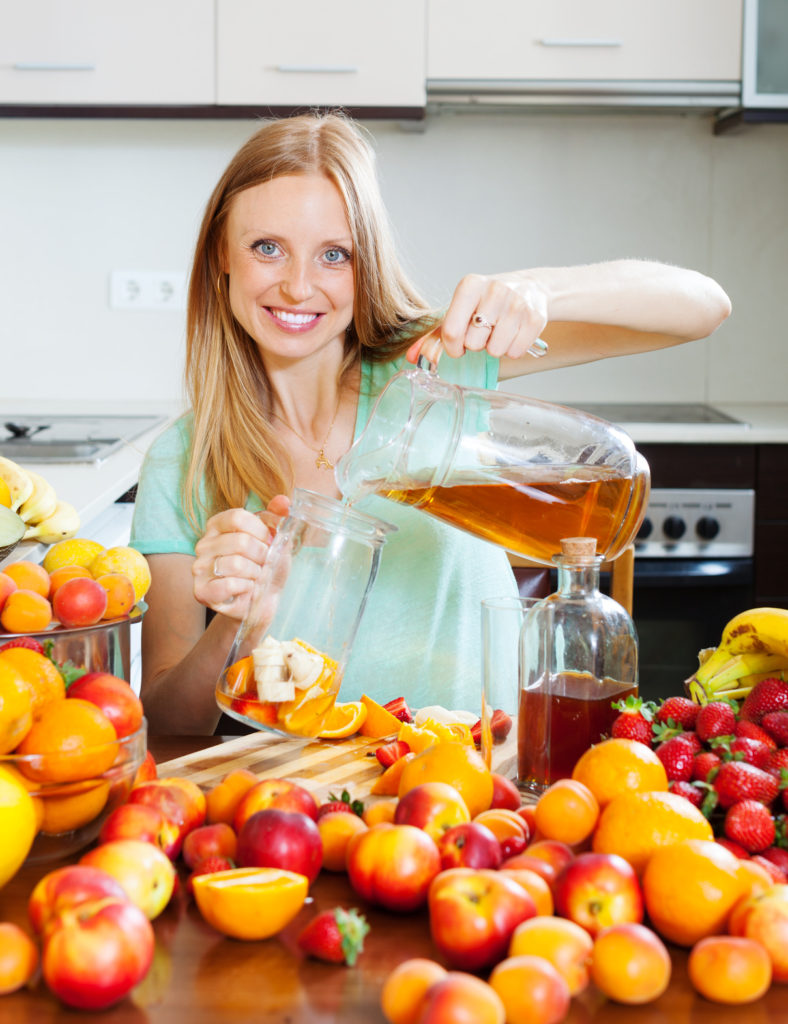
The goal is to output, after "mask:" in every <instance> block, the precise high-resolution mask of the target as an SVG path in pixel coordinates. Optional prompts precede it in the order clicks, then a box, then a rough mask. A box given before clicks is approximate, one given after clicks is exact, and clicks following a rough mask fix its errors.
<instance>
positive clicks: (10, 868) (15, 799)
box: [0, 765, 38, 886]
mask: <svg viewBox="0 0 788 1024" xmlns="http://www.w3.org/2000/svg"><path fill="white" fill-rule="evenodd" d="M37 829H38V820H37V817H36V809H35V805H34V803H33V798H32V797H31V795H30V794H29V793H28V791H27V789H26V788H25V786H23V785H22V783H21V782H20V781H19V779H18V778H17V777H16V775H15V774H14V773H12V772H10V771H8V770H7V769H6V768H4V767H3V766H2V765H0V836H2V837H3V841H2V842H0V886H3V885H5V883H6V882H7V881H8V880H9V879H10V878H13V877H14V875H15V874H16V873H17V871H18V870H19V868H20V867H21V866H22V863H23V861H24V859H25V857H27V855H28V853H29V852H30V847H31V846H32V845H33V840H34V839H35V837H36V831H37Z"/></svg>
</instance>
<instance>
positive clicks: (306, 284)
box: [280, 259, 314, 302]
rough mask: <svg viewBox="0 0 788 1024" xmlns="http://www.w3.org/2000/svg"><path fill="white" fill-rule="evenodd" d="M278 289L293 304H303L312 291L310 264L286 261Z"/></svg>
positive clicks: (300, 261) (298, 260) (304, 261)
mask: <svg viewBox="0 0 788 1024" xmlns="http://www.w3.org/2000/svg"><path fill="white" fill-rule="evenodd" d="M280 287H281V289H282V292H283V294H284V295H286V296H287V297H288V298H289V299H291V300H292V301H293V302H303V301H304V299H308V298H309V296H310V295H311V294H312V293H313V291H314V285H313V284H312V264H311V262H310V261H309V260H302V259H292V260H288V262H287V264H286V265H285V268H284V272H283V274H282V280H281V283H280Z"/></svg>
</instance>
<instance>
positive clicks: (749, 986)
mask: <svg viewBox="0 0 788 1024" xmlns="http://www.w3.org/2000/svg"><path fill="white" fill-rule="evenodd" d="M687 971H688V973H689V979H690V981H691V982H692V985H693V986H694V988H695V989H696V990H697V991H698V992H700V994H701V995H702V996H704V997H705V998H706V999H710V1000H711V1001H712V1002H714V1003H727V1004H732V1005H738V1004H740V1003H753V1002H755V1000H756V999H760V998H761V996H762V995H763V994H764V993H765V992H766V991H767V990H768V988H769V986H770V985H771V982H772V962H771V959H770V958H769V954H768V953H767V952H766V950H765V949H764V947H763V946H762V945H761V944H760V943H759V942H756V941H755V940H754V939H747V938H742V937H739V936H735V935H710V936H709V937H708V938H705V939H701V940H700V942H697V943H696V944H695V945H694V946H693V947H692V950H691V951H690V955H689V959H688V961H687Z"/></svg>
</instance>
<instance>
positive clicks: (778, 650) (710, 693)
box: [685, 608, 788, 704]
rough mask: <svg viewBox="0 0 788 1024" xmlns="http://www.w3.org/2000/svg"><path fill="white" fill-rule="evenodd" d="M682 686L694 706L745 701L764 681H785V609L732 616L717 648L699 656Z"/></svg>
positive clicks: (787, 677) (787, 640) (787, 623)
mask: <svg viewBox="0 0 788 1024" xmlns="http://www.w3.org/2000/svg"><path fill="white" fill-rule="evenodd" d="M698 661H699V662H700V664H699V666H698V669H697V671H695V672H694V673H693V674H692V675H691V676H690V677H689V679H687V680H686V682H685V685H686V687H687V689H688V691H689V694H690V696H691V697H692V699H693V700H694V701H695V702H696V703H697V704H706V703H707V702H708V701H709V700H718V699H719V698H721V697H733V698H739V697H746V696H747V694H748V693H749V692H750V690H751V689H752V688H753V687H754V686H755V685H756V683H759V682H760V681H761V680H762V679H766V678H767V677H770V676H771V677H777V678H778V679H785V680H788V609H786V608H750V609H749V611H746V612H740V613H739V614H738V615H735V616H734V617H733V618H732V619H731V620H730V622H729V623H728V624H727V626H726V627H725V629H724V630H723V631H722V639H721V640H720V643H719V645H718V646H717V647H712V648H706V649H704V650H703V651H701V652H700V655H699V657H698Z"/></svg>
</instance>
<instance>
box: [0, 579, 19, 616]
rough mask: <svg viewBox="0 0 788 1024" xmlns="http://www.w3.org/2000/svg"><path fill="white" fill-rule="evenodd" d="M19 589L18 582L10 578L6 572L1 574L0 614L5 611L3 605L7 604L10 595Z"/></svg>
mask: <svg viewBox="0 0 788 1024" xmlns="http://www.w3.org/2000/svg"><path fill="white" fill-rule="evenodd" d="M16 589H17V584H16V580H12V579H11V577H10V576H6V574H5V573H4V572H0V612H1V611H2V610H3V605H4V604H5V602H6V599H7V598H8V595H9V594H13V592H14V591H15V590H16Z"/></svg>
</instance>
